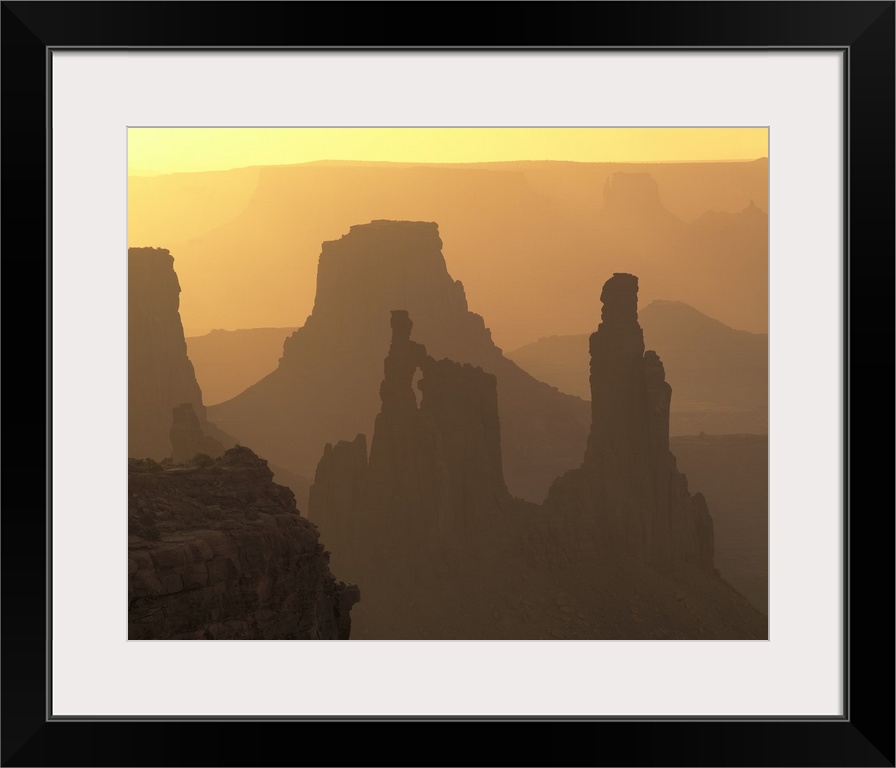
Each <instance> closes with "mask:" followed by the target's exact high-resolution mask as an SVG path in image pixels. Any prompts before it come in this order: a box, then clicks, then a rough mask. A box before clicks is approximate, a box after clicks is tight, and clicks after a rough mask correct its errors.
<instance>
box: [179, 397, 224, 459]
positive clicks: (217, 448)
mask: <svg viewBox="0 0 896 768" xmlns="http://www.w3.org/2000/svg"><path fill="white" fill-rule="evenodd" d="M171 418H172V424H171V431H170V436H171V458H172V459H173V460H174V462H175V463H176V464H184V463H186V462H188V461H189V460H190V459H192V458H193V457H194V456H195V455H196V454H197V453H203V454H205V455H207V456H211V457H217V456H221V455H222V454H223V453H224V446H223V445H221V443H219V442H218V441H217V440H215V438H213V437H211V436H210V435H206V434H203V432H202V427H201V426H200V425H199V419H198V418H197V416H196V411H195V410H194V408H193V404H192V403H182V404H181V405H179V406H177V407H176V408H175V409H174V410H173V411H172V412H171Z"/></svg>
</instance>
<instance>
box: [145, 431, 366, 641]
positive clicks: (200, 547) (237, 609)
mask: <svg viewBox="0 0 896 768" xmlns="http://www.w3.org/2000/svg"><path fill="white" fill-rule="evenodd" d="M199 463H201V464H203V466H183V467H174V468H168V469H165V468H164V467H162V466H160V465H156V464H153V463H151V462H146V461H133V460H132V462H131V468H130V471H129V474H128V490H129V498H128V533H129V539H128V544H129V546H128V606H129V607H128V637H129V639H131V640H146V639H159V640H161V639H171V640H193V639H196V640H202V639H204V640H228V639H238V640H347V639H348V638H349V634H350V631H351V616H350V610H351V608H352V605H354V604H355V603H356V602H358V600H359V599H360V593H359V590H358V588H357V587H355V586H352V585H346V584H344V583H342V582H337V581H336V579H335V577H334V576H333V574H332V573H331V572H330V570H329V554H328V553H327V552H325V551H324V546H323V544H321V543H320V541H319V534H318V531H317V528H316V527H315V526H314V525H313V524H311V523H309V522H308V521H307V520H305V519H303V518H302V517H300V516H299V513H298V511H297V510H296V506H295V497H294V495H293V493H292V491H290V490H289V489H288V488H285V487H284V486H280V485H276V484H275V483H273V482H272V473H271V470H270V469H268V466H267V462H266V461H264V460H263V459H260V458H258V457H257V456H256V455H255V454H254V453H253V452H252V451H251V450H249V449H248V448H243V447H239V446H238V447H235V448H231V449H230V450H228V451H227V452H226V453H225V454H224V456H223V457H221V458H220V459H217V460H211V459H207V458H206V459H205V460H204V461H202V462H199Z"/></svg>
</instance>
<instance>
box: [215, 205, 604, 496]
mask: <svg viewBox="0 0 896 768" xmlns="http://www.w3.org/2000/svg"><path fill="white" fill-rule="evenodd" d="M395 307H403V308H405V309H406V310H407V311H408V312H409V314H410V316H411V317H413V318H414V323H415V332H416V333H417V334H418V336H419V337H420V338H423V339H425V340H426V347H427V350H428V353H429V355H431V356H432V357H433V358H434V359H437V360H440V359H442V358H449V359H451V360H455V361H457V362H459V363H461V364H466V363H468V364H470V365H473V366H476V367H479V368H482V369H483V370H484V371H485V372H487V373H490V374H493V375H494V376H495V377H496V378H497V390H498V403H499V406H498V407H499V411H500V422H501V432H502V435H503V437H504V453H503V456H504V458H503V462H504V467H503V474H504V477H505V478H506V482H507V485H508V487H509V489H510V491H511V492H512V493H514V494H515V495H517V496H520V497H523V498H527V499H532V500H536V501H541V500H542V499H543V498H544V496H545V494H546V493H547V489H548V487H549V485H550V483H551V481H552V480H553V479H554V478H555V477H556V476H557V475H558V474H560V473H562V472H564V471H566V470H567V469H569V468H571V467H574V466H575V465H576V464H577V463H578V461H579V460H580V458H581V452H582V447H583V446H584V444H585V440H586V437H587V434H588V423H589V417H588V405H587V403H585V402H583V401H582V400H580V399H579V398H576V397H572V396H569V395H564V394H562V393H560V392H557V391H556V390H555V389H554V388H553V387H550V386H548V385H546V384H543V383H541V382H539V381H536V380H535V379H533V378H532V377H531V376H529V375H528V374H527V373H525V372H524V371H522V369H520V368H519V367H518V366H517V365H516V364H514V363H512V362H511V361H510V360H508V359H507V358H505V357H504V356H503V354H502V353H501V350H500V349H499V348H498V347H496V346H495V345H494V343H493V342H492V339H491V334H490V332H489V331H488V329H487V328H486V327H485V324H484V322H483V319H482V317H480V316H479V315H476V314H474V313H472V312H470V311H469V310H468V309H467V300H466V296H465V293H464V288H463V285H462V284H461V283H460V282H459V281H455V280H453V279H452V278H451V275H449V273H448V270H447V267H446V264H445V258H444V256H443V255H442V241H441V239H440V238H439V230H438V226H437V225H436V224H435V223H432V222H413V221H373V222H371V223H370V224H364V225H358V226H353V227H351V229H350V231H349V232H348V234H346V235H344V236H343V237H342V238H341V239H339V240H335V241H331V242H325V243H324V244H323V248H322V250H321V255H320V261H319V266H318V276H317V295H316V298H315V304H314V310H313V312H312V314H311V316H310V317H308V319H307V321H306V322H305V325H304V326H303V327H302V328H300V329H299V330H297V331H296V332H295V333H294V334H293V335H292V336H291V337H289V338H288V339H287V341H286V343H285V344H284V349H283V357H282V358H281V359H280V363H279V367H278V369H277V370H276V371H274V372H273V373H271V374H270V375H269V376H267V377H266V378H264V379H263V380H261V381H260V382H258V383H257V384H255V385H254V386H252V387H250V388H249V389H247V390H246V391H245V392H243V393H242V394H241V395H239V396H238V397H236V398H234V399H232V400H229V401H228V402H225V403H221V404H218V405H215V406H211V407H210V408H209V414H210V416H211V418H212V419H213V420H214V421H215V423H216V424H218V425H219V426H220V427H221V428H223V429H225V430H226V431H227V432H230V433H232V434H235V435H239V436H240V439H241V440H243V441H245V442H246V443H248V444H250V445H252V446H253V447H254V448H256V449H257V450H258V451H259V452H260V453H262V454H263V455H264V456H266V457H267V458H269V459H270V460H271V461H272V462H275V463H276V464H277V465H279V466H283V467H285V468H287V469H289V470H290V471H292V472H295V473H297V474H299V475H304V476H308V477H310V476H311V475H313V473H314V469H315V466H316V465H317V462H318V460H319V459H320V451H321V446H322V445H324V444H326V443H328V442H329V443H333V442H335V441H337V440H339V439H353V437H354V436H355V435H357V434H358V433H363V434H367V435H370V434H372V431H373V427H374V423H373V422H374V419H375V417H376V414H377V412H378V411H379V409H380V403H379V402H378V401H377V396H376V395H377V391H378V386H379V383H380V380H381V376H382V367H381V366H382V359H383V350H385V349H386V348H387V347H388V345H389V329H388V327H387V326H386V325H385V323H384V322H383V318H387V317H389V312H390V311H391V310H393V309H394V308H395ZM432 375H435V374H434V373H432ZM430 380H432V378H431V379H430ZM433 397H436V395H435V393H434V394H433ZM371 450H373V447H372V446H371Z"/></svg>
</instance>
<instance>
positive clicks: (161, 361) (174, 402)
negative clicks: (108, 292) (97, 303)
mask: <svg viewBox="0 0 896 768" xmlns="http://www.w3.org/2000/svg"><path fill="white" fill-rule="evenodd" d="M179 305H180V284H179V283H178V280H177V274H176V273H175V271H174V257H172V255H171V253H170V252H169V251H168V250H166V249H165V248H128V456H131V457H134V458H139V459H142V458H151V459H155V460H157V461H158V460H160V459H163V458H166V457H170V456H171V451H172V445H171V440H172V435H171V431H172V424H173V419H174V415H173V411H174V409H175V408H179V407H181V406H183V405H189V406H190V407H191V408H192V411H193V413H194V416H195V419H196V425H192V424H191V425H190V426H187V425H186V422H183V421H182V422H180V423H179V424H178V426H177V427H176V428H175V432H176V433H177V436H178V437H177V439H180V435H181V434H182V433H183V430H184V429H187V430H188V431H189V430H193V432H194V433H195V428H196V427H198V428H199V430H200V432H201V434H202V436H203V439H202V440H200V442H205V441H204V436H206V435H209V436H211V437H212V439H213V440H215V441H217V442H218V443H223V444H226V445H233V439H232V438H230V437H229V436H228V435H225V434H223V433H221V432H220V431H219V430H217V429H216V428H215V427H214V425H212V424H210V423H209V422H208V420H207V418H206V411H205V407H204V406H203V404H202V392H201V391H200V389H199V385H198V384H197V383H196V375H195V373H194V371H193V364H192V363H191V362H190V358H189V357H187V345H186V342H185V341H184V329H183V325H182V324H181V320H180V312H179ZM178 418H180V419H188V418H189V416H188V415H187V412H186V411H183V412H181V413H180V415H179V417H178ZM189 439H192V440H194V442H196V441H197V440H199V438H198V437H197V436H196V435H195V434H194V436H193V437H192V438H189ZM206 448H207V450H205V451H197V452H199V453H201V452H206V453H220V451H219V450H218V449H217V448H216V447H215V446H213V445H212V444H207V446H206ZM191 455H192V454H191Z"/></svg>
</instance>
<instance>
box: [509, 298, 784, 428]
mask: <svg viewBox="0 0 896 768" xmlns="http://www.w3.org/2000/svg"><path fill="white" fill-rule="evenodd" d="M638 321H639V323H640V325H641V327H642V328H643V329H644V343H645V346H647V347H649V348H650V349H655V350H657V352H658V353H659V354H660V355H661V356H662V359H663V366H664V368H665V371H666V377H667V379H668V380H669V381H672V382H674V383H675V398H674V399H673V401H672V411H671V414H670V422H669V429H670V434H672V435H696V434H698V433H700V432H705V433H707V434H736V433H751V434H763V435H764V434H768V335H767V334H764V333H763V334H759V333H748V332H747V331H738V330H735V329H734V328H729V327H728V326H727V325H724V324H723V323H720V322H719V321H718V320H715V319H713V318H711V317H707V316H706V315H704V314H703V313H702V312H699V311H697V310H696V309H694V307H691V306H689V305H688V304H685V303H684V302H681V301H664V300H657V301H653V302H651V303H650V304H648V305H647V306H646V307H643V308H640V309H639V310H638ZM589 336H590V334H587V333H582V334H574V335H568V336H550V337H545V338H541V339H539V340H538V341H536V342H534V343H532V344H527V345H526V346H525V347H521V348H520V349H517V350H514V351H512V352H509V353H508V356H509V357H510V358H511V359H512V360H513V361H514V362H515V363H517V364H518V365H520V367H522V368H523V369H525V370H526V371H528V372H529V373H531V374H532V375H533V376H534V377H535V378H537V379H539V380H540V381H545V382H547V383H548V384H553V385H554V386H555V387H557V388H558V389H559V390H560V391H561V392H568V393H569V394H571V395H578V396H579V397H582V398H585V399H587V400H590V399H591V385H590V383H589V363H590V357H589V355H588V353H587V352H588V345H589Z"/></svg>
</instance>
